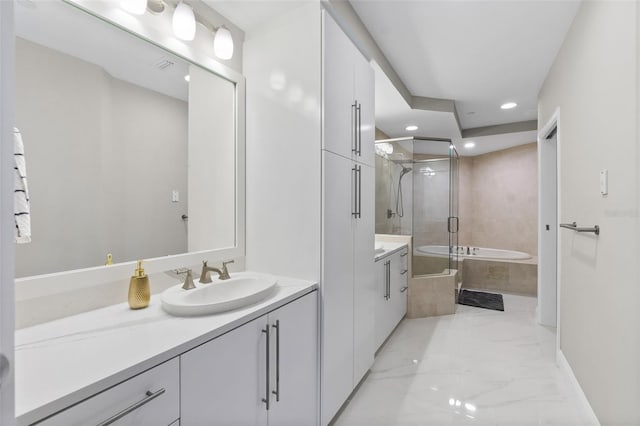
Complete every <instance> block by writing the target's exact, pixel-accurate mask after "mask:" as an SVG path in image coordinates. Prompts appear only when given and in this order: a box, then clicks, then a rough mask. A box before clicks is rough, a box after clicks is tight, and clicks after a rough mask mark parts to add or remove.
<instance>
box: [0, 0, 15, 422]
mask: <svg viewBox="0 0 640 426" xmlns="http://www.w3.org/2000/svg"><path fill="white" fill-rule="evenodd" d="M13 13H14V2H13V1H0V354H4V355H5V356H6V357H7V360H8V361H9V374H8V375H7V377H6V379H5V380H4V381H3V383H2V385H0V426H9V425H13V424H15V413H14V410H15V408H14V405H15V404H14V398H15V393H14V392H15V391H14V389H15V386H14V369H13V368H12V366H13V365H14V362H13V359H14V308H15V307H14V305H15V297H14V251H15V248H14V246H13V244H14V242H13V239H14V236H13V233H14V226H15V225H14V219H13V189H14V188H13V184H14V182H13V126H14V105H13V103H14V96H15V94H14V90H15V84H14V73H15V71H14V62H15V59H14V44H15V40H14V15H13Z"/></svg>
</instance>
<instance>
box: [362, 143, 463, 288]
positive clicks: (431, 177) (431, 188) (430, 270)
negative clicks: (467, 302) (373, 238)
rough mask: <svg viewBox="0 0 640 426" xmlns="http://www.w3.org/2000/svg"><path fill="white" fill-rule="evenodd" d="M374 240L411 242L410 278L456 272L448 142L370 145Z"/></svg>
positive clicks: (454, 189) (453, 161) (454, 178)
mask: <svg viewBox="0 0 640 426" xmlns="http://www.w3.org/2000/svg"><path fill="white" fill-rule="evenodd" d="M375 147H376V149H375V152H376V159H375V160H376V163H375V166H376V169H375V170H376V211H375V213H376V218H375V219H376V234H391V235H411V236H413V256H412V258H413V261H412V270H413V276H414V277H415V276H424V275H436V274H437V275H440V274H447V273H448V270H452V269H457V268H458V255H457V252H456V250H455V249H456V248H457V246H458V229H459V226H460V223H459V219H458V153H457V151H456V149H455V147H454V146H453V144H452V143H451V141H450V140H448V139H435V138H419V137H412V138H397V139H385V140H378V141H376V146H375Z"/></svg>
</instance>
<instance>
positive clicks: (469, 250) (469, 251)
mask: <svg viewBox="0 0 640 426" xmlns="http://www.w3.org/2000/svg"><path fill="white" fill-rule="evenodd" d="M467 254H471V249H469V246H467Z"/></svg>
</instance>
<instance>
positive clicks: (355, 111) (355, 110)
mask: <svg viewBox="0 0 640 426" xmlns="http://www.w3.org/2000/svg"><path fill="white" fill-rule="evenodd" d="M351 111H353V121H352V123H353V146H352V148H351V152H353V153H355V154H357V153H358V101H354V102H353V104H352V105H351Z"/></svg>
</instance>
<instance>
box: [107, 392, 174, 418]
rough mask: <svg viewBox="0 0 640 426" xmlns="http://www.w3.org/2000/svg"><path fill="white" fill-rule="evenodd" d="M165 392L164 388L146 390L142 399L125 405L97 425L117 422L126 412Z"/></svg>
mask: <svg viewBox="0 0 640 426" xmlns="http://www.w3.org/2000/svg"><path fill="white" fill-rule="evenodd" d="M165 392H166V389H165V388H162V389H160V390H159V391H156V392H151V391H147V392H146V393H145V395H146V397H145V398H144V399H141V400H140V401H138V402H136V403H135V404H133V405H130V406H129V407H127V408H125V409H124V410H122V411H120V412H119V413H118V414H115V415H113V416H111V417H109V418H108V419H107V420H105V421H103V422H100V423H98V426H107V425H110V424H112V423H115V422H117V421H118V420H120V419H121V418H123V417H124V416H126V415H127V414H130V413H132V412H133V411H135V410H137V409H138V408H140V407H142V406H143V405H145V404H147V403H149V402H151V401H152V400H154V399H156V398H157V397H159V396H160V395H162V394H163V393H165Z"/></svg>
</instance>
